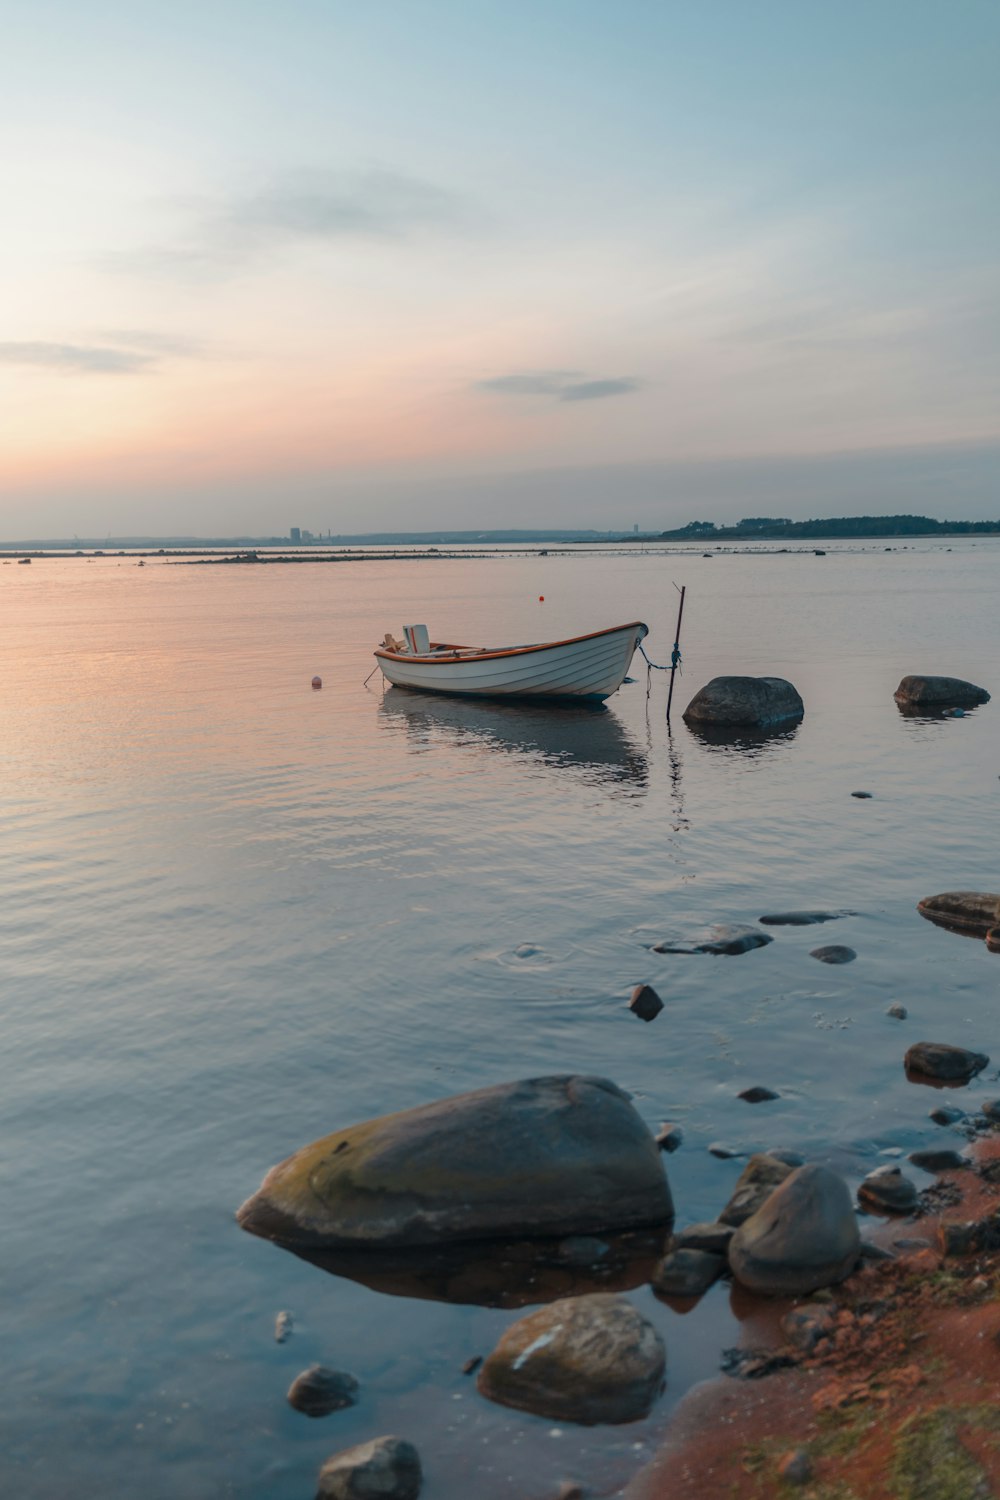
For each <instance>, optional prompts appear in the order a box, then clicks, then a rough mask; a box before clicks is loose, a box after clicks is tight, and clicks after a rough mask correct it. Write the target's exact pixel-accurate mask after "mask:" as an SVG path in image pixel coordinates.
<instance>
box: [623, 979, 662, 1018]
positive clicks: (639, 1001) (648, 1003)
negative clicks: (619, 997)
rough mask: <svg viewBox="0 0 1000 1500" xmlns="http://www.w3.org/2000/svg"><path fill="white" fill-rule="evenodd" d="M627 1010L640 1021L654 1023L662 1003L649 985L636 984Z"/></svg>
mask: <svg viewBox="0 0 1000 1500" xmlns="http://www.w3.org/2000/svg"><path fill="white" fill-rule="evenodd" d="M628 1008H629V1010H630V1011H631V1012H632V1014H633V1015H635V1016H638V1017H639V1020H640V1021H655V1020H656V1018H657V1016H658V1015H659V1014H660V1011H661V1010H662V1009H663V1001H662V1000H661V999H660V997H659V995H658V994H657V993H656V991H655V990H654V989H653V986H652V985H651V984H637V985H636V987H635V989H634V990H633V991H632V997H631V999H630V1000H629V1002H628Z"/></svg>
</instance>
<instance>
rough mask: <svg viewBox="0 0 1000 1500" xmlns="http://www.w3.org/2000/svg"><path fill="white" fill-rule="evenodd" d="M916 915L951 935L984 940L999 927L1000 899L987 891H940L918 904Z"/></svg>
mask: <svg viewBox="0 0 1000 1500" xmlns="http://www.w3.org/2000/svg"><path fill="white" fill-rule="evenodd" d="M917 911H918V912H919V913H920V915H921V916H922V917H926V918H927V920H928V921H929V922H935V923H937V925H938V926H939V927H947V928H949V929H950V930H951V931H952V932H967V933H969V935H970V936H972V937H986V935H987V933H988V932H989V931H990V929H991V928H993V927H996V926H997V925H998V924H1000V896H998V895H996V894H995V893H994V892H989V891H943V892H942V893H941V894H940V895H939V896H925V897H924V899H923V900H922V901H918V902H917Z"/></svg>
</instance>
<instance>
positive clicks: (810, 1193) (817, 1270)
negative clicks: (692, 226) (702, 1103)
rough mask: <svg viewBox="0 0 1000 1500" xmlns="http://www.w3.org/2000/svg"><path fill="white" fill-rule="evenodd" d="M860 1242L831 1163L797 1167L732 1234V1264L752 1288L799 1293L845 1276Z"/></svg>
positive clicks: (784, 1294) (846, 1195) (738, 1276)
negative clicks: (821, 1165)
mask: <svg viewBox="0 0 1000 1500" xmlns="http://www.w3.org/2000/svg"><path fill="white" fill-rule="evenodd" d="M860 1246H861V1236H860V1234H859V1233H858V1225H857V1220H856V1218H855V1215H854V1205H853V1203H852V1202H851V1195H850V1193H849V1191H848V1189H847V1184H846V1183H845V1182H844V1180H843V1178H841V1177H838V1176H837V1174H836V1172H831V1171H830V1169H829V1167H820V1166H806V1167H799V1168H797V1170H796V1171H794V1172H793V1173H792V1174H791V1176H790V1177H788V1178H787V1179H786V1181H785V1182H783V1183H782V1184H781V1186H780V1187H779V1188H777V1189H776V1190H775V1192H773V1193H772V1194H771V1196H770V1197H769V1198H768V1200H767V1202H766V1203H765V1204H764V1206H763V1208H759V1209H758V1210H757V1212H756V1213H755V1214H754V1215H753V1216H752V1217H751V1218H749V1219H747V1221H746V1223H745V1224H742V1225H741V1226H740V1228H739V1229H737V1231H736V1233H735V1234H734V1235H733V1238H732V1240H731V1241H730V1245H729V1264H730V1267H731V1268H732V1272H733V1275H734V1276H735V1277H736V1279H737V1281H739V1282H741V1283H742V1285H743V1286H745V1287H746V1288H747V1289H748V1290H749V1291H751V1292H759V1293H762V1294H763V1295H765V1296H771V1297H794V1296H799V1295H800V1294H801V1293H803V1292H814V1291H816V1290H817V1289H818V1288H819V1287H823V1286H831V1285H833V1284H834V1283H835V1282H838V1281H843V1279H844V1277H845V1276H847V1275H848V1274H849V1272H850V1271H851V1270H852V1268H853V1267H854V1264H855V1262H856V1261H857V1258H858V1252H859V1250H860Z"/></svg>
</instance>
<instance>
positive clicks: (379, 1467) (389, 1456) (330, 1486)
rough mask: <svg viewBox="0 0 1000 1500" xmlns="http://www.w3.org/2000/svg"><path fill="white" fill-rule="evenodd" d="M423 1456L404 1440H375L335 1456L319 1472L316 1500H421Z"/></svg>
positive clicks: (347, 1449) (384, 1438)
mask: <svg viewBox="0 0 1000 1500" xmlns="http://www.w3.org/2000/svg"><path fill="white" fill-rule="evenodd" d="M422 1479H423V1475H422V1473H421V1471H420V1455H419V1454H418V1453H417V1450H416V1448H414V1446H413V1444H412V1443H407V1442H406V1441H405V1440H404V1439H403V1438H397V1437H380V1438H373V1439H372V1441H371V1442H370V1443H358V1445H357V1446H356V1447H354V1448H345V1449H344V1450H343V1452H341V1453H334V1454H333V1456H332V1457H331V1458H328V1459H327V1461H326V1463H325V1464H324V1465H323V1467H322V1468H321V1469H320V1471H319V1485H318V1488H317V1490H316V1500H417V1496H418V1495H419V1494H420V1484H421V1480H422Z"/></svg>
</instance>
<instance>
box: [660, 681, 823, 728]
mask: <svg viewBox="0 0 1000 1500" xmlns="http://www.w3.org/2000/svg"><path fill="white" fill-rule="evenodd" d="M804 713H805V707H804V705H803V702H802V699H801V698H800V697H799V695H798V693H797V692H796V691H795V689H794V688H793V687H792V684H791V683H790V682H786V681H785V679H784V678H783V677H713V678H712V680H711V682H709V683H707V684H706V686H705V687H703V688H702V689H701V691H700V692H698V693H695V695H694V697H693V698H692V699H691V702H690V703H689V704H688V706H687V708H686V709H685V710H684V718H685V720H686V721H687V722H688V723H689V724H716V725H720V726H722V727H726V726H729V725H732V726H733V727H734V728H735V727H737V726H739V725H742V724H752V725H756V726H757V727H759V728H766V727H767V726H768V725H771V724H784V723H786V722H790V721H791V720H793V719H801V718H802V715H803V714H804Z"/></svg>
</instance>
